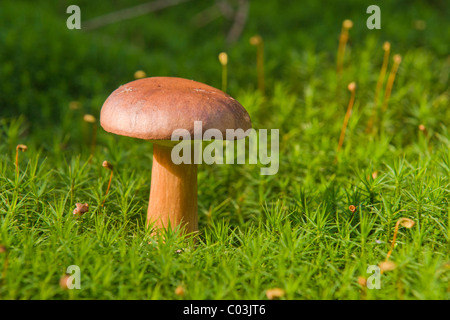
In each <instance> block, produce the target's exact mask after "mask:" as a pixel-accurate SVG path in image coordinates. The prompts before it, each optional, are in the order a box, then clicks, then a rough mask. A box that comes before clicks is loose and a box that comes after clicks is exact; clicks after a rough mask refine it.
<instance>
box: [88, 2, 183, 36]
mask: <svg viewBox="0 0 450 320" xmlns="http://www.w3.org/2000/svg"><path fill="white" fill-rule="evenodd" d="M188 1H191V0H156V1H152V2H149V3H144V4H141V5H138V6H135V7H131V8H126V9H122V10H119V11H115V12H111V13H108V14H105V15H103V16H100V17H97V18H94V19H91V20H88V21H86V22H84V23H83V24H82V29H83V30H86V31H90V30H94V29H98V28H100V27H104V26H106V25H109V24H112V23H116V22H119V21H123V20H128V19H132V18H135V17H139V16H142V15H144V14H147V13H150V12H155V11H158V10H162V9H165V8H168V7H171V6H175V5H178V4H180V3H183V2H188Z"/></svg>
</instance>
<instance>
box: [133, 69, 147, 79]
mask: <svg viewBox="0 0 450 320" xmlns="http://www.w3.org/2000/svg"><path fill="white" fill-rule="evenodd" d="M145 77H147V74H146V73H145V72H144V71H142V70H138V71H136V72H135V73H134V78H135V79H142V78H145Z"/></svg>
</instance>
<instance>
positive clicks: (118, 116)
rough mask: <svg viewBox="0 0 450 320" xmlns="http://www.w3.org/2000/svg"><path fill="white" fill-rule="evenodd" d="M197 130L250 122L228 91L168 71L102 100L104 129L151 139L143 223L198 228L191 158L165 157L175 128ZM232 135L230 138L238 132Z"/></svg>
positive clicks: (172, 143) (192, 135)
mask: <svg viewBox="0 0 450 320" xmlns="http://www.w3.org/2000/svg"><path fill="white" fill-rule="evenodd" d="M195 121H201V122H202V126H201V129H202V132H201V137H203V133H204V132H205V131H206V130H208V129H217V130H219V131H220V132H221V133H222V135H223V137H226V136H227V135H226V130H227V129H232V130H238V129H242V130H244V132H245V131H247V130H248V129H250V128H251V120H250V117H249V115H248V113H247V111H246V110H245V109H244V108H243V107H242V105H241V104H240V103H239V102H237V101H236V100H235V99H233V98H232V97H230V96H229V95H228V94H226V93H224V92H222V91H220V90H218V89H216V88H213V87H211V86H208V85H206V84H203V83H199V82H196V81H193V80H188V79H182V78H173V77H152V78H143V79H138V80H135V81H132V82H129V83H127V84H125V85H122V86H120V87H119V88H118V89H116V90H115V91H114V92H113V93H112V94H111V95H110V96H109V97H108V98H107V100H106V101H105V103H104V104H103V107H102V109H101V113H100V124H101V126H102V127H103V129H105V130H106V131H108V132H111V133H114V134H118V135H123V136H128V137H134V138H138V139H145V140H151V141H152V142H153V165H152V178H151V187H150V200H149V204H148V211H147V226H149V225H153V226H154V228H155V230H158V229H161V228H168V227H169V226H170V227H171V228H177V227H182V228H183V230H184V232H185V233H186V234H189V233H192V232H197V231H198V214H197V164H196V163H194V162H192V163H190V164H189V163H188V164H187V163H180V164H175V163H173V161H172V158H171V151H172V148H173V147H174V146H175V145H176V144H177V143H178V142H177V141H172V140H171V138H172V133H173V132H174V131H175V130H177V129H184V130H187V132H189V135H190V137H189V138H190V139H192V140H194V138H195V137H197V136H198V132H197V134H195V132H194V131H195V130H194V129H195V128H194V122H195ZM244 137H245V135H244V136H241V137H235V139H240V138H244Z"/></svg>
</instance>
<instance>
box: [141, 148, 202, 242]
mask: <svg viewBox="0 0 450 320" xmlns="http://www.w3.org/2000/svg"><path fill="white" fill-rule="evenodd" d="M171 152H172V148H171V147H168V146H162V145H159V144H156V143H155V144H153V167H152V182H151V188H150V201H149V204H148V212H147V226H149V224H152V223H154V225H153V227H154V229H155V231H156V230H157V229H162V228H168V227H169V226H170V228H172V229H175V228H177V227H181V228H184V231H183V232H184V233H185V234H189V233H192V232H197V231H198V216H197V164H194V163H192V164H184V163H181V164H179V165H176V164H174V163H173V162H172V159H171Z"/></svg>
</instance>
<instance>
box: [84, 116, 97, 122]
mask: <svg viewBox="0 0 450 320" xmlns="http://www.w3.org/2000/svg"><path fill="white" fill-rule="evenodd" d="M83 120H84V121H86V122H89V123H95V117H94V116H93V115H92V114H85V115H84V116H83Z"/></svg>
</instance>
